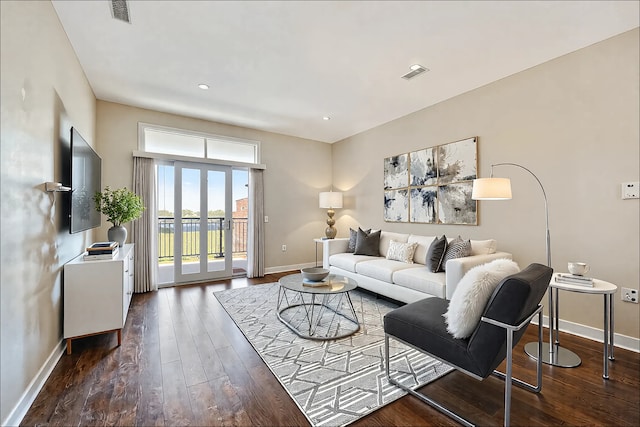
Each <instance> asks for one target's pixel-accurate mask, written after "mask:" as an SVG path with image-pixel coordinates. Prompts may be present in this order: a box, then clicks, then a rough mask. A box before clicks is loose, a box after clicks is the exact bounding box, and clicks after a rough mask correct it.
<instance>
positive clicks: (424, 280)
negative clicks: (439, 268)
mask: <svg viewBox="0 0 640 427" xmlns="http://www.w3.org/2000/svg"><path fill="white" fill-rule="evenodd" d="M414 265H415V264H414ZM445 280H446V277H445V273H432V272H431V271H429V269H428V268H427V267H425V266H420V267H419V268H406V269H404V270H399V271H396V272H395V273H393V283H394V284H396V285H398V286H403V287H405V288H409V289H413V290H414V291H418V292H426V293H428V294H431V295H435V296H437V297H439V298H446V294H447V292H446V286H445Z"/></svg>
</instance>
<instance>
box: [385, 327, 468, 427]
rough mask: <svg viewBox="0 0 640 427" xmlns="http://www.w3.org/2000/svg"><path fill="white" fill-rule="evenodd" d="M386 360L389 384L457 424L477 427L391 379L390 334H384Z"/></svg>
mask: <svg viewBox="0 0 640 427" xmlns="http://www.w3.org/2000/svg"><path fill="white" fill-rule="evenodd" d="M384 360H385V370H386V374H387V380H388V381H389V383H391V384H393V385H394V386H396V387H398V388H401V389H402V390H404V391H406V392H407V393H409V394H410V395H412V396H414V397H417V398H418V399H420V400H422V401H423V402H424V403H426V404H427V405H429V406H431V407H432V408H434V409H436V410H438V411H440V412H442V413H443V414H445V415H447V416H448V417H451V418H453V419H454V420H456V421H457V422H459V423H460V424H462V425H464V426H466V427H475V424H473V423H471V422H469V421H467V420H466V419H464V418H462V417H461V416H460V415H458V414H456V413H455V412H452V411H450V410H449V409H447V408H445V407H444V406H442V405H441V404H439V403H438V402H436V401H435V400H433V399H431V398H430V397H428V396H426V395H424V394H422V393H419V392H417V391H415V390H413V389H411V388H409V387H407V386H405V385H404V384H400V383H399V382H397V381H396V380H394V379H393V378H391V375H390V372H389V335H388V334H386V333H385V334H384Z"/></svg>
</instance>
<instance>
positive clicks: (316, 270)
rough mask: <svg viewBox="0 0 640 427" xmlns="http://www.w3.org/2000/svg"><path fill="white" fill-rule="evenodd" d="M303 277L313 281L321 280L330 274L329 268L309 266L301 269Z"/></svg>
mask: <svg viewBox="0 0 640 427" xmlns="http://www.w3.org/2000/svg"><path fill="white" fill-rule="evenodd" d="M300 272H301V273H302V278H303V279H307V280H310V281H312V282H320V281H321V280H322V279H324V278H325V277H327V276H328V275H329V270H327V269H326V268H321V267H308V268H303V269H302V270H300Z"/></svg>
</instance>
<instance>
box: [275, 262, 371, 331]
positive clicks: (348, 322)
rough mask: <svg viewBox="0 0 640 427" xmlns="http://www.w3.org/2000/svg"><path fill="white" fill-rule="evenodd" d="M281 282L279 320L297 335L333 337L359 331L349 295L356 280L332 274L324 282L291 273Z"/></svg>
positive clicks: (356, 284) (354, 286) (358, 323)
mask: <svg viewBox="0 0 640 427" xmlns="http://www.w3.org/2000/svg"><path fill="white" fill-rule="evenodd" d="M278 282H279V283H280V289H279V290H278V307H277V315H278V319H280V321H281V322H282V323H284V324H285V325H286V326H287V327H288V328H289V329H291V330H292V331H293V332H294V333H296V334H297V335H298V336H300V337H302V338H307V339H312V340H334V339H338V338H344V337H347V336H349V335H352V334H354V333H356V332H357V331H359V330H360V322H359V321H358V316H357V315H356V311H355V309H354V308H353V303H352V302H351V297H350V296H349V292H350V291H352V290H354V289H355V288H357V287H358V283H357V282H356V281H355V280H353V279H350V278H348V277H344V276H338V275H335V274H330V275H328V276H327V277H326V278H325V279H324V280H323V281H322V282H307V281H304V280H303V278H302V274H291V275H289V276H284V277H283V278H281V279H280V280H279V281H278Z"/></svg>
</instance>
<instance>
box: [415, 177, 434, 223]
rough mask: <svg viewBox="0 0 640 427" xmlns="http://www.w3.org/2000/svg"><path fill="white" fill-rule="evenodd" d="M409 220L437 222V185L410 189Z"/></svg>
mask: <svg viewBox="0 0 640 427" xmlns="http://www.w3.org/2000/svg"><path fill="white" fill-rule="evenodd" d="M409 222H422V223H427V224H436V223H437V222H438V187H436V186H431V187H421V188H412V189H411V190H410V199H409Z"/></svg>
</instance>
